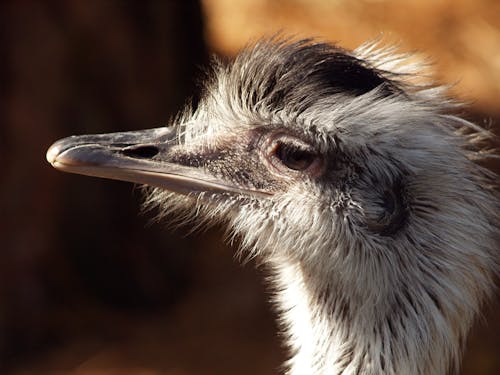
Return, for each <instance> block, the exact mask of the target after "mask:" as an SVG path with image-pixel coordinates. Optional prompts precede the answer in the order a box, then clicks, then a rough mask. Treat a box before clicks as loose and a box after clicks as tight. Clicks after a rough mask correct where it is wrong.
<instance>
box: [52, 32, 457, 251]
mask: <svg viewBox="0 0 500 375" xmlns="http://www.w3.org/2000/svg"><path fill="white" fill-rule="evenodd" d="M214 77H215V78H213V79H212V81H211V82H209V84H208V86H207V89H206V92H205V97H204V99H203V100H202V101H201V102H200V104H199V107H198V108H197V110H196V111H193V112H192V113H190V114H188V115H184V116H182V117H181V118H180V120H179V121H178V122H177V123H176V124H173V126H171V127H168V128H158V129H151V130H144V131H135V132H126V133H114V134H104V135H95V136H79V137H70V138H66V139H63V140H61V141H59V142H56V143H55V144H54V145H53V146H52V147H51V148H50V149H49V151H48V153H47V158H48V160H49V161H50V162H51V163H52V164H53V166H54V167H56V168H58V169H61V170H64V171H68V172H74V173H80V174H85V175H91V176H97V177H104V178H111V179H118V180H125V181H131V182H135V183H139V184H145V185H148V186H152V187H154V188H156V189H154V190H153V192H152V193H151V194H150V195H149V198H148V202H149V203H153V204H154V203H158V204H159V205H160V206H161V207H162V209H163V210H164V211H170V210H175V209H177V208H182V209H185V208H192V209H193V211H192V215H191V216H193V217H195V216H199V215H198V214H199V213H202V214H203V215H202V216H203V217H204V218H206V219H208V220H209V221H210V222H213V221H214V220H224V221H228V222H229V223H230V226H231V229H232V231H233V232H234V233H236V234H239V235H242V238H243V241H242V242H243V247H245V248H248V249H250V250H251V251H250V254H252V255H253V254H256V253H258V252H263V251H266V250H269V251H268V252H267V253H268V254H270V255H271V254H278V255H280V252H281V253H283V252H286V253H287V255H290V256H294V257H308V258H311V259H312V258H314V256H315V255H316V254H315V249H320V250H321V251H323V253H322V255H321V256H319V257H318V258H317V259H318V261H320V260H321V259H324V249H325V248H326V249H335V248H339V247H340V248H342V249H343V250H344V251H346V252H347V253H348V255H349V256H351V257H352V256H359V253H360V252H359V251H356V250H355V248H357V247H359V243H360V241H364V243H365V245H366V244H369V245H370V246H372V247H373V248H377V247H378V248H380V249H387V248H388V247H389V248H390V247H391V244H392V243H393V242H394V238H395V237H397V236H399V235H400V233H401V232H403V231H404V230H405V226H406V224H407V222H408V221H409V220H411V219H412V217H416V215H415V212H417V214H418V211H419V210H420V214H421V216H422V215H423V216H425V215H432V214H434V213H433V212H431V211H432V210H433V209H434V208H435V207H436V206H437V202H436V201H435V198H434V196H433V195H432V194H430V192H432V190H433V189H434V191H436V192H439V190H440V189H444V188H448V185H453V184H454V185H457V184H461V182H460V181H459V179H455V180H453V178H454V175H449V176H448V175H447V174H446V168H447V165H449V163H450V162H453V163H454V164H455V165H459V164H460V163H462V162H463V163H465V161H462V160H458V159H463V160H465V158H464V157H463V155H462V154H460V153H459V152H458V151H457V150H458V146H457V145H456V144H453V142H452V141H450V138H449V137H448V136H447V134H448V132H447V131H445V130H443V129H440V127H439V124H436V121H438V120H439V119H441V121H444V120H443V117H439V116H437V115H436V113H435V110H434V109H433V108H430V107H426V103H425V100H423V99H422V98H421V99H422V100H421V101H420V102H419V103H416V102H415V101H414V100H412V98H410V97H409V95H407V94H408V93H407V92H405V91H404V90H403V88H402V87H401V86H399V85H397V84H395V83H394V82H395V81H392V80H391V79H389V78H387V76H384V75H383V74H381V73H380V72H379V71H378V70H376V69H374V68H373V67H371V66H369V65H367V64H366V63H365V62H362V61H361V60H358V59H357V58H355V57H353V56H352V55H349V54H347V53H346V52H344V51H341V50H339V49H337V48H336V47H331V46H327V45H322V44H319V45H318V44H310V43H307V42H298V43H295V44H288V43H281V44H280V43H278V44H277V45H275V44H273V43H263V44H261V45H259V46H257V47H255V48H254V49H253V50H249V51H247V52H245V53H243V54H242V55H240V56H239V57H238V58H237V59H236V61H235V62H234V63H233V64H232V65H230V66H228V67H226V66H217V67H216V68H215V74H214ZM459 162H460V163H459ZM464 165H465V164H464ZM464 168H465V167H464ZM446 176H448V177H446ZM431 181H432V183H431ZM426 184H427V186H426ZM431 185H432V186H431ZM444 185H446V186H444ZM460 190H461V189H459V188H456V189H455V191H448V192H446V194H449V195H450V196H451V195H453V194H455V192H456V193H457V194H462V193H460ZM438 196H439V195H438ZM410 201H418V202H419V205H414V204H413V202H410ZM410 206H411V208H410ZM412 215H413V216H412ZM417 216H418V215H417ZM183 217H185V215H183ZM418 225H419V223H418V220H417V221H416V222H415V223H413V225H412V226H413V228H416V230H415V231H416V233H418V229H419V228H418ZM310 233H315V234H316V235H314V236H311V235H308V234H310ZM408 236H409V237H408V238H411V233H410V234H409V235H408ZM351 240H352V241H351ZM339 243H340V244H342V246H337V245H338V244H339ZM399 244H401V242H399ZM257 249H258V250H257ZM297 249H298V250H297ZM353 249H354V251H352V250H353Z"/></svg>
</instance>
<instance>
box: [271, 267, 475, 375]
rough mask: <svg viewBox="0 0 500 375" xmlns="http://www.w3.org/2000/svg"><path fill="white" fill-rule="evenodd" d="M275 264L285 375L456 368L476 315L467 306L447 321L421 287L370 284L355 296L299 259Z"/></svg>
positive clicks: (339, 280)
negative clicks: (387, 287)
mask: <svg viewBox="0 0 500 375" xmlns="http://www.w3.org/2000/svg"><path fill="white" fill-rule="evenodd" d="M273 264H274V270H275V276H276V277H275V279H274V281H275V287H276V290H277V294H276V297H277V298H276V302H277V305H278V308H279V310H280V311H281V313H282V322H281V323H282V327H283V329H284V330H285V332H286V333H287V335H288V344H289V346H290V348H291V350H292V358H291V359H290V360H289V362H288V364H287V365H288V369H289V370H288V371H287V372H286V373H287V374H290V375H302V374H315V375H323V374H325V375H326V374H329V375H332V374H333V375H335V374H343V375H348V374H364V375H366V374H374V375H375V374H398V375H404V374H408V375H410V374H411V375H415V374H422V375H423V374H426V375H428V374H447V373H455V372H456V371H457V369H458V366H459V361H460V353H461V349H462V345H463V341H464V336H465V334H466V331H467V330H468V328H469V326H470V324H471V321H472V315H473V314H471V312H470V311H467V310H466V309H465V308H464V309H463V311H461V312H460V313H458V314H457V313H454V314H453V315H450V316H446V314H447V312H446V311H445V310H446V307H444V306H439V302H436V303H429V302H428V301H427V300H426V298H424V296H415V295H413V294H415V293H416V291H417V290H418V286H415V287H414V288H413V289H411V290H404V289H403V288H401V289H399V290H396V291H392V290H383V289H384V288H383V286H376V285H373V284H371V285H369V286H366V287H365V290H358V293H356V291H354V292H353V289H356V287H355V286H354V285H350V286H349V285H344V286H343V285H342V284H344V281H345V280H344V281H342V277H336V276H335V275H328V276H327V277H326V278H325V275H324V274H322V273H321V272H322V271H321V270H311V269H309V270H307V269H305V268H304V267H303V265H301V264H300V262H293V261H290V260H288V261H286V260H283V259H281V260H280V261H279V262H273ZM327 279H329V280H330V283H325V281H324V280H327ZM347 288H349V289H350V290H349V292H347V290H346V289H347ZM368 289H369V290H377V289H378V290H379V292H380V293H375V294H373V293H371V294H370V293H367V290H368ZM418 298H420V300H418ZM422 300H423V301H422ZM429 306H431V307H429ZM459 315H461V316H459Z"/></svg>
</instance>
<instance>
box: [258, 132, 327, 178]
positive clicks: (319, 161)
mask: <svg viewBox="0 0 500 375" xmlns="http://www.w3.org/2000/svg"><path fill="white" fill-rule="evenodd" d="M264 150H265V152H264V155H265V159H266V160H267V162H268V163H269V164H270V166H271V167H273V170H274V171H275V172H279V173H280V174H287V175H290V174H294V175H295V176H297V174H298V173H302V174H308V175H310V176H314V175H318V174H320V173H321V172H322V171H323V165H324V163H323V157H322V156H321V155H320V154H319V153H318V151H317V150H316V149H315V148H314V147H313V146H312V145H311V144H310V143H308V142H305V141H303V140H302V139H300V138H297V137H294V136H291V135H288V134H275V135H274V136H272V137H270V138H268V139H267V141H266V146H265V147H264Z"/></svg>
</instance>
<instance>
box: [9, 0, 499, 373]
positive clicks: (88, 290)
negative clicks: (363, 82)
mask: <svg viewBox="0 0 500 375" xmlns="http://www.w3.org/2000/svg"><path fill="white" fill-rule="evenodd" d="M499 14H500V2H499V1H497V0H490V1H488V0H438V1H431V0H412V1H406V2H401V1H396V0H394V1H384V0H370V1H368V0H365V1H347V0H345V1H342V0H330V1H329V0H274V1H273V0H240V1H235V0H204V1H202V2H201V3H199V2H196V1H154V0H147V1H146V0H145V1H119V0H107V1H99V0H91V1H84V0H72V1H38V2H37V1H28V0H25V1H4V2H2V3H1V4H0V52H1V53H0V56H1V58H0V82H1V83H0V95H1V101H0V105H1V108H2V110H1V112H0V116H1V125H0V161H2V173H1V174H0V176H1V177H0V182H1V183H0V189H1V190H0V191H1V195H0V209H1V215H0V231H1V232H0V233H1V235H2V246H1V249H0V373H11V374H16V375H21V374H22V375H28V374H29V375H31V374H61V375H62V374H64V375H69V374H71V375H73V374H75V375H76V374H82V375H83V374H85V375H90V374H102V375H111V374H134V375H135V374H147V375H157V374H165V375H201V374H276V373H278V372H279V371H278V369H279V365H280V363H281V362H282V360H283V359H284V358H285V353H284V351H283V349H282V348H281V347H280V344H279V338H278V337H277V334H276V327H275V324H274V320H273V313H272V311H271V309H270V307H269V304H268V303H267V299H268V297H269V295H268V294H267V293H266V291H265V287H264V282H263V280H264V277H263V275H262V272H261V271H255V270H254V267H253V265H251V264H249V265H246V266H240V265H238V264H237V262H235V261H233V259H232V257H233V255H232V254H233V251H234V249H230V248H229V247H227V246H224V245H223V243H222V240H221V231H220V230H217V229H214V230H210V231H208V232H206V233H203V234H197V235H194V236H189V237H186V236H185V234H183V233H182V231H177V232H175V233H174V232H172V231H170V230H168V229H165V228H164V225H161V224H152V225H149V224H148V223H150V220H151V216H152V215H148V214H145V215H138V211H139V209H140V194H139V193H138V192H136V190H135V189H134V187H133V186H131V185H130V184H126V183H120V182H113V181H101V180H98V179H92V178H86V177H80V176H75V175H65V174H61V173H58V172H56V171H55V170H53V169H52V168H51V167H50V166H49V165H48V164H47V163H46V161H45V151H46V149H47V147H48V146H49V145H50V144H51V143H52V142H53V141H54V140H56V139H58V138H61V137H64V136H67V135H70V134H80V133H93V132H110V131H118V130H131V129H136V128H148V127H154V126H161V125H162V124H165V123H166V122H167V119H168V118H169V117H170V116H171V115H173V114H175V112H177V111H178V110H179V109H180V108H181V107H182V103H183V102H184V101H185V99H186V98H188V97H192V98H193V100H194V101H196V92H197V89H196V77H197V76H200V74H199V67H200V66H203V65H204V64H206V63H207V59H208V56H209V55H210V54H211V53H213V52H217V53H219V54H223V55H228V56H231V55H234V54H235V53H236V51H237V50H238V49H240V48H241V47H242V46H244V45H245V44H246V43H248V41H249V40H255V39H256V38H258V37H259V36H261V35H271V34H273V33H275V32H276V31H279V30H281V31H283V32H285V33H287V34H294V35H296V36H311V35H312V36H318V37H321V38H323V39H327V40H331V41H338V42H340V43H341V44H342V45H343V46H345V47H350V48H352V47H355V46H357V45H358V44H360V43H362V42H363V41H365V40H368V39H373V38H376V37H378V36H380V35H383V36H384V38H385V39H386V40H388V41H390V42H398V43H400V45H401V49H402V50H403V51H412V50H421V51H424V52H425V53H426V54H428V55H429V56H431V57H432V59H433V60H434V61H436V66H435V68H436V76H437V77H438V78H439V80H441V81H443V82H447V83H456V86H455V87H454V88H453V93H454V95H456V96H458V97H459V98H461V99H463V100H467V101H471V106H470V113H469V114H468V116H469V118H471V119H475V120H476V121H478V122H479V123H482V124H490V123H491V124H492V126H493V127H495V126H496V127H497V128H496V129H498V123H499V119H500V105H498V98H499V97H500V17H498V15H499ZM496 131H497V130H496ZM497 133H498V131H497ZM497 167H498V166H495V165H492V168H497ZM497 169H498V168H497ZM186 232H187V231H186ZM499 333H500V321H499V313H498V304H497V303H496V304H493V306H491V307H490V309H489V310H488V313H487V314H486V319H484V321H483V322H481V324H480V325H479V326H478V327H477V328H476V329H475V330H474V334H473V335H472V337H471V339H470V343H469V346H468V351H467V353H466V356H465V360H464V374H469V375H472V374H474V375H493V374H499V373H500V359H499V355H500V348H499V346H500V338H499Z"/></svg>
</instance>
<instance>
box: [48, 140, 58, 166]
mask: <svg viewBox="0 0 500 375" xmlns="http://www.w3.org/2000/svg"><path fill="white" fill-rule="evenodd" d="M60 153H61V149H60V147H59V144H58V142H56V143H54V144H53V145H52V146H50V147H49V149H48V150H47V154H46V155H45V157H46V158H47V161H48V162H49V163H50V164H52V165H54V163H55V162H56V160H57V157H58V156H59V154H60Z"/></svg>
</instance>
